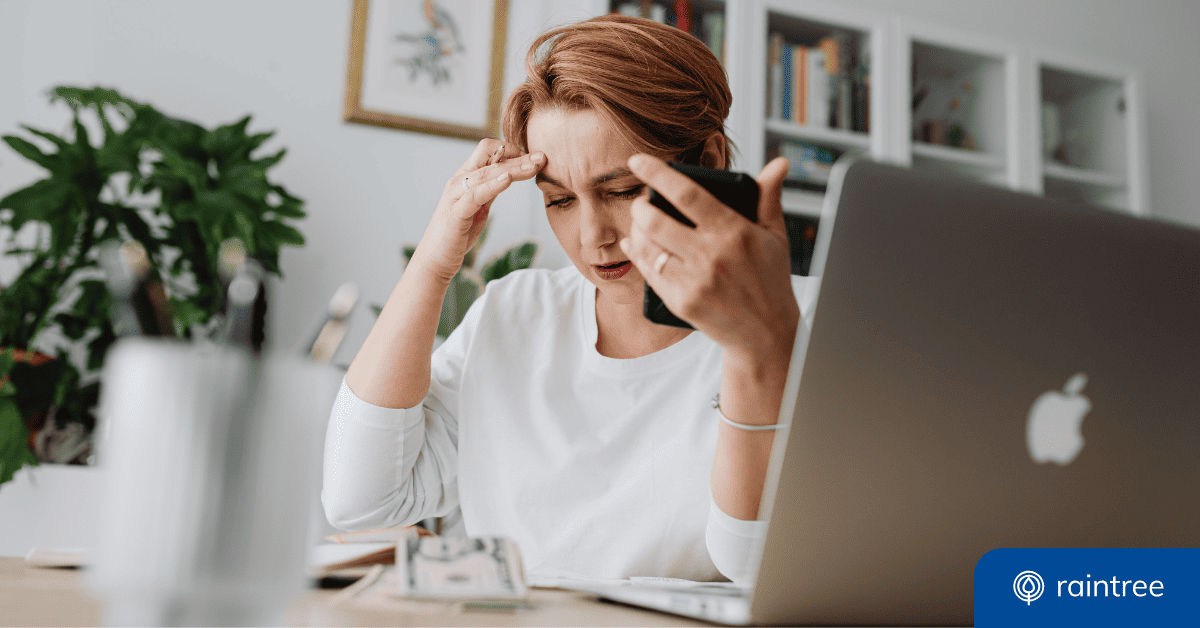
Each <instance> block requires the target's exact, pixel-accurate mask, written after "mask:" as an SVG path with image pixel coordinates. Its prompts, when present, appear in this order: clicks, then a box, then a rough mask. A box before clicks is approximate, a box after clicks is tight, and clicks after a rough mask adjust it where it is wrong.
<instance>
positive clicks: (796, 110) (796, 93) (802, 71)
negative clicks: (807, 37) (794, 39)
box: [789, 46, 808, 124]
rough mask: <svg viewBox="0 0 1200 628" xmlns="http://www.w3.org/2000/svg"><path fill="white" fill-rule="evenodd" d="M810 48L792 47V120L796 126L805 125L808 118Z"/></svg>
mask: <svg viewBox="0 0 1200 628" xmlns="http://www.w3.org/2000/svg"><path fill="white" fill-rule="evenodd" d="M807 68H808V48H806V47H804V46H793V47H792V84H791V85H790V86H789V87H790V89H791V90H792V120H793V121H794V122H795V123H796V124H805V123H806V121H807V118H808V105H807V102H808V85H807V84H806V77H807V76H808V71H807Z"/></svg>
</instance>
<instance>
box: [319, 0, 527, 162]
mask: <svg viewBox="0 0 1200 628" xmlns="http://www.w3.org/2000/svg"><path fill="white" fill-rule="evenodd" d="M507 27H508V0H354V7H353V18H352V20H351V29H350V55H349V67H348V71H347V80H346V99H345V107H344V115H343V119H344V120H345V121H347V122H354V123H359V124H369V125H374V126H381V127H387V128H393V129H402V130H406V131H417V132H422V133H433V134H436V135H443V136H448V137H459V138H464V139H474V140H478V139H483V138H487V137H498V136H499V133H500V105H501V103H500V99H501V92H502V90H503V75H504V45H505V34H506V32H507Z"/></svg>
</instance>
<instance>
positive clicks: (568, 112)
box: [322, 16, 800, 581]
mask: <svg viewBox="0 0 1200 628" xmlns="http://www.w3.org/2000/svg"><path fill="white" fill-rule="evenodd" d="M526 66H527V71H528V75H529V77H528V80H527V81H526V82H525V83H524V84H522V85H521V86H519V87H518V88H517V89H516V90H515V91H514V92H513V94H511V95H510V97H509V99H508V101H507V104H506V106H505V111H504V134H505V137H507V138H508V141H506V142H501V141H498V140H484V141H482V142H480V143H479V145H478V146H477V147H476V150H475V152H474V154H472V155H471V157H470V158H469V159H468V160H467V162H466V163H465V164H464V165H463V167H462V168H460V169H459V170H458V172H456V173H455V175H454V176H453V177H451V178H450V180H449V182H448V183H447V184H446V187H445V190H444V192H443V195H442V198H441V201H440V202H439V204H438V207H437V209H436V211H435V213H434V216H433V218H432V220H431V221H430V224H429V227H428V228H427V230H426V232H425V235H424V237H423V238H422V240H421V242H420V244H419V245H418V247H417V252H416V253H415V254H414V255H413V258H412V260H411V262H410V263H409V265H408V267H407V269H406V270H405V272H404V274H403V276H402V277H401V279H400V282H399V284H398V285H397V286H396V289H395V290H394V291H393V293H392V295H391V297H390V298H389V300H388V302H387V304H386V305H385V307H384V309H383V311H382V313H381V314H380V316H379V319H378V321H377V322H376V324H375V326H374V328H373V329H372V330H371V333H370V334H369V336H368V337H367V340H366V341H365V342H364V344H363V347H362V349H361V350H360V351H359V353H358V355H357V356H356V357H355V359H354V361H353V363H352V364H351V366H350V369H349V371H348V372H347V374H346V379H345V383H344V384H343V386H342V389H341V391H340V393H339V396H338V401H337V403H336V405H335V407H334V411H333V416H332V418H331V424H330V431H329V437H328V440H327V445H326V469H325V487H324V491H323V496H322V497H323V501H324V503H325V508H326V512H327V514H328V516H329V518H330V520H331V522H333V523H334V525H337V526H338V527H343V528H355V529H364V528H370V527H378V526H382V525H406V524H411V523H414V522H416V521H419V520H421V519H424V518H427V517H430V516H435V515H443V514H446V513H448V512H450V511H451V510H453V509H454V508H455V507H456V506H461V508H462V515H463V521H464V524H465V530H466V533H467V534H469V535H472V536H490V535H497V536H505V537H508V538H511V539H513V540H515V541H517V543H518V546H519V547H520V549H521V553H522V558H523V559H524V564H525V567H526V570H527V573H529V574H530V576H531V577H532V578H533V579H534V580H535V581H545V579H546V578H553V577H588V578H626V577H630V576H673V577H680V578H689V579H695V580H714V579H718V578H720V576H721V575H722V574H724V575H725V576H727V577H730V578H733V579H735V580H741V579H745V578H746V576H747V564H746V560H747V557H748V554H749V546H750V543H751V540H752V539H753V538H754V537H755V536H756V535H760V534H761V532H762V525H763V524H762V523H761V522H758V521H755V519H756V517H757V514H758V502H759V497H760V495H761V491H762V485H763V479H764V477H765V474H766V465H767V460H768V457H769V453H770V448H771V443H772V440H773V430H772V429H771V428H772V427H773V424H775V423H776V421H777V418H778V411H779V404H780V399H781V397H782V390H783V385H784V380H785V379H786V377H787V371H788V364H789V359H790V356H791V353H792V346H793V340H794V338H795V336H796V330H797V323H798V321H799V317H800V315H799V309H798V307H797V303H796V299H795V296H794V294H793V287H792V281H791V279H790V275H789V271H788V269H789V263H788V246H787V238H786V234H785V230H784V224H783V216H782V211H781V209H780V205H779V196H780V186H781V184H782V180H783V177H784V175H785V173H786V170H787V163H786V162H785V161H783V160H776V161H773V162H771V163H770V164H768V165H767V167H766V168H764V169H763V171H762V173H761V174H760V176H759V178H758V181H759V185H760V188H761V192H762V194H761V199H762V200H761V202H760V205H759V208H758V212H759V223H758V224H753V223H751V222H749V221H747V220H745V219H744V218H742V217H741V216H739V215H738V214H737V213H736V212H734V211H733V210H732V209H730V208H728V207H725V206H724V205H722V204H720V203H719V202H717V201H716V200H715V199H713V198H712V197H711V196H710V195H708V194H707V192H705V191H704V190H703V189H702V188H700V187H699V186H697V185H696V184H694V183H693V182H691V180H690V179H688V178H686V177H684V176H683V175H680V174H678V173H676V172H675V171H674V170H672V169H670V168H669V167H668V166H667V165H666V164H665V163H664V159H665V160H678V161H684V162H690V163H698V164H701V165H705V166H708V167H715V168H726V167H728V165H729V163H730V159H729V143H728V141H727V140H726V138H725V135H724V119H725V117H726V116H727V115H728V113H729V104H730V101H731V96H730V92H729V88H728V86H727V84H726V80H725V74H724V70H723V69H722V67H721V65H720V63H719V62H718V61H717V59H716V58H715V57H714V56H713V55H712V54H711V53H710V52H709V51H708V49H707V48H705V47H704V45H703V44H701V43H700V42H699V41H697V40H696V39H695V38H693V37H691V36H690V35H687V34H686V33H683V32H681V31H679V30H676V29H674V28H669V27H666V26H663V25H659V24H656V23H654V22H650V21H648V20H638V19H633V18H624V17H619V16H603V17H598V18H595V19H592V20H589V21H586V22H582V23H579V24H575V25H571V26H566V27H562V28H559V29H556V30H552V31H550V32H548V33H546V34H544V35H542V36H541V37H540V38H539V39H538V40H537V41H535V42H534V43H533V45H532V46H531V49H530V53H529V56H528V58H527V62H526ZM522 147H524V148H522ZM528 179H535V180H536V183H537V186H538V187H539V189H541V191H542V193H543V196H544V199H545V203H546V215H547V218H548V219H549V222H550V225H551V227H552V228H553V230H554V233H555V235H556V237H557V238H558V239H559V242H560V243H561V244H562V246H563V248H564V249H565V251H566V252H567V255H568V256H569V257H570V259H571V261H572V262H573V267H568V268H565V269H562V270H559V271H548V270H529V271H521V272H517V273H513V274H511V275H510V276H508V277H506V278H504V279H502V280H499V281H495V282H492V283H491V284H489V285H488V289H487V291H486V292H485V293H484V295H483V296H482V297H481V298H480V299H479V300H478V301H477V302H476V303H475V304H474V305H473V306H472V308H471V310H470V311H469V312H468V314H467V316H466V318H465V319H464V321H463V323H462V325H461V326H460V327H459V328H458V329H456V330H455V332H454V333H453V334H452V335H451V336H450V338H449V339H447V341H446V342H445V343H444V344H443V345H442V346H441V347H440V348H439V349H438V351H437V352H436V353H433V354H432V359H431V350H432V346H433V340H434V333H435V330H436V328H437V322H438V313H439V310H440V307H441V303H442V299H443V297H444V295H445V290H446V286H447V284H448V282H449V281H450V278H451V277H453V276H454V274H455V273H456V272H457V271H458V269H459V268H460V266H461V264H462V260H463V256H464V254H465V253H466V252H467V251H468V250H469V249H470V248H471V246H472V245H473V244H474V243H475V241H476V240H477V238H478V237H479V234H480V231H481V230H482V229H483V226H484V223H485V221H486V220H487V217H488V210H489V207H490V204H491V202H492V200H493V199H495V198H496V196H497V195H498V194H500V193H501V192H502V191H503V190H504V189H506V188H507V187H508V186H509V185H510V184H511V183H512V182H513V181H521V180H528ZM647 185H649V186H652V187H654V188H655V189H656V190H658V191H659V192H660V193H662V194H663V195H664V196H666V197H667V198H668V199H670V200H671V201H672V202H673V203H674V204H675V205H676V206H677V207H679V208H680V209H681V211H682V212H683V213H684V214H685V215H687V216H689V217H690V218H691V219H692V220H693V222H695V223H696V224H697V227H696V228H695V229H691V228H688V227H685V226H683V225H682V224H680V223H678V222H675V221H674V220H673V219H671V218H669V217H667V216H666V214H664V213H662V212H661V211H659V210H658V209H656V208H654V207H653V206H652V205H650V204H649V202H648V200H647V192H646V189H647ZM643 282H647V283H649V284H650V285H651V286H652V287H653V288H654V289H655V290H656V291H657V292H658V294H659V295H660V296H661V297H662V298H663V301H664V302H665V303H666V304H667V306H668V307H669V308H670V309H671V310H672V311H673V312H674V313H676V314H677V315H679V316H680V317H682V318H683V319H685V320H687V321H689V322H690V323H692V324H693V325H694V326H695V328H696V329H697V330H698V332H693V331H690V330H684V329H679V328H674V327H665V326H661V325H656V324H654V323H651V322H650V321H648V320H646V319H645V318H644V317H643V315H642V292H643ZM431 365H432V366H431ZM718 391H719V392H720V396H719V408H715V407H714V404H713V397H714V393H717V392H718Z"/></svg>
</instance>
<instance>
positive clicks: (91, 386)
mask: <svg viewBox="0 0 1200 628" xmlns="http://www.w3.org/2000/svg"><path fill="white" fill-rule="evenodd" d="M50 101H51V103H54V102H58V101H61V102H64V103H66V104H67V105H68V106H69V107H70V109H71V114H72V123H71V126H70V131H69V132H68V133H65V134H63V135H61V136H60V135H56V134H54V133H50V132H47V131H41V130H38V129H33V128H30V127H27V126H26V127H23V128H24V129H25V130H26V131H27V132H28V133H29V134H31V135H32V136H33V137H32V138H31V139H33V140H35V141H38V142H40V143H41V146H39V145H38V144H35V143H34V142H33V141H30V140H29V139H24V138H22V137H18V136H15V135H6V136H4V137H3V139H4V141H5V143H7V144H8V146H9V147H10V148H12V149H13V150H14V151H16V152H17V153H18V154H20V155H22V156H24V157H25V158H27V159H29V160H30V161H33V162H34V163H36V164H37V165H39V166H41V167H42V168H44V169H45V170H46V171H47V173H48V176H47V177H46V178H44V179H41V180H39V181H37V182H35V183H33V184H32V185H29V186H28V187H25V188H22V189H19V190H16V191H14V192H12V193H11V194H8V195H7V196H5V197H4V198H3V199H0V226H3V227H8V228H9V229H11V230H12V233H13V234H14V237H13V239H12V240H11V241H10V242H9V246H8V250H7V254H8V255H15V256H19V259H21V261H22V262H23V269H22V270H21V271H20V273H19V274H18V275H17V277H16V278H15V279H14V280H13V281H12V282H11V283H10V284H9V285H7V286H4V287H2V288H0V484H3V483H4V482H7V481H8V480H10V479H12V476H13V474H14V473H15V472H16V471H17V470H18V469H20V468H21V466H23V465H26V464H36V463H37V457H36V456H35V455H34V454H33V453H32V452H31V451H30V444H31V442H32V440H33V437H32V436H33V435H32V434H31V432H30V430H29V428H30V427H32V428H33V429H39V428H40V427H41V425H40V424H41V423H46V424H50V422H52V424H54V425H57V426H59V427H63V426H67V425H69V424H82V425H83V426H85V428H87V429H88V430H90V428H91V426H92V425H93V424H94V418H93V416H92V409H93V408H94V407H95V405H96V402H97V400H98V398H99V381H98V379H99V372H100V369H101V368H102V366H103V365H104V359H105V355H106V353H107V351H108V349H109V347H110V346H111V345H112V344H113V342H114V341H116V340H117V332H116V331H115V330H114V326H113V320H112V316H111V308H112V306H113V298H112V296H111V295H110V293H109V290H108V287H107V285H106V284H105V274H104V272H103V270H102V269H101V251H102V247H105V246H112V245H113V243H116V242H128V241H135V242H137V243H138V244H139V245H140V246H141V247H142V249H144V251H145V254H146V257H147V261H148V262H149V265H148V269H147V271H146V272H147V278H148V279H150V280H153V281H154V282H156V283H160V284H161V285H162V287H163V291H164V293H165V296H166V298H167V306H168V307H166V308H165V310H166V312H167V313H168V319H169V321H168V323H167V325H166V327H167V329H166V330H164V331H165V333H166V334H167V335H170V336H174V337H176V338H180V339H190V338H194V337H195V336H197V335H207V334H211V333H213V332H214V331H215V330H216V329H217V328H218V327H219V326H220V323H221V318H222V315H221V311H222V307H223V301H224V294H223V285H222V282H221V277H220V272H219V265H218V264H219V259H218V257H219V256H218V252H219V250H220V248H221V245H222V243H223V242H225V241H226V240H228V239H230V238H236V239H238V240H240V241H241V242H242V243H243V246H244V248H245V250H246V252H247V253H248V254H249V255H250V256H251V257H253V258H254V259H255V260H257V261H258V263H259V264H261V265H262V267H263V268H264V269H265V271H266V272H268V273H271V274H276V275H278V274H279V250H280V247H282V246H283V245H292V246H301V245H303V244H304V237H303V236H302V235H301V234H300V232H299V231H297V230H296V228H295V227H294V226H293V223H294V221H296V220H298V219H300V218H303V217H304V211H303V210H302V205H303V202H302V201H301V200H300V199H298V198H296V197H294V196H292V195H291V194H289V193H288V192H287V190H285V189H284V187H283V186H281V185H279V184H278V183H274V182H272V181H271V180H270V179H269V178H268V176H267V172H268V170H269V169H270V168H271V167H273V166H275V165H276V164H278V163H279V161H280V160H281V159H283V156H284V153H285V151H284V150H279V151H278V152H275V153H273V154H269V155H265V156H256V155H255V152H256V151H257V149H259V148H260V147H261V146H262V145H263V143H265V142H266V141H267V140H268V139H269V138H270V137H271V136H272V135H273V133H271V132H268V133H256V134H248V133H247V131H246V129H247V126H248V125H249V123H250V117H249V116H247V117H245V118H242V119H241V120H238V121H237V122H234V123H232V124H227V125H224V126H219V127H217V128H214V129H206V128H204V127H202V126H200V125H198V124H195V123H192V122H188V121H185V120H181V119H177V118H173V117H171V116H168V115H165V114H163V113H161V112H159V111H158V110H156V109H155V108H154V107H152V106H150V105H148V104H145V103H140V102H136V101H134V100H131V99H129V98H126V97H124V96H122V95H121V94H119V93H117V92H116V91H114V90H111V89H104V88H92V89H84V88H77V87H57V88H54V89H53V90H51V92H50ZM85 122H90V123H92V128H93V129H95V127H96V126H97V125H98V127H99V129H100V131H101V133H100V137H99V140H98V141H96V142H93V139H92V133H89V131H88V126H86V125H85V124H84V123H85ZM30 223H36V224H38V225H40V229H39V234H38V235H39V237H38V238H37V239H36V242H35V243H34V244H33V245H32V246H28V247H19V246H16V238H15V234H17V232H19V231H21V230H22V228H23V227H25V226H26V225H28V224H30ZM258 341H259V342H261V339H258Z"/></svg>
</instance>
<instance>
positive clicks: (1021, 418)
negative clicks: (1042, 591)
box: [751, 161, 1200, 625]
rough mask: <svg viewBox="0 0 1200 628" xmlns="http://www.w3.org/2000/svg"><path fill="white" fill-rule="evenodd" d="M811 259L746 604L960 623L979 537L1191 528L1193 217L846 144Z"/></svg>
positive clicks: (816, 616) (808, 613)
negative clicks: (809, 295) (884, 159)
mask: <svg viewBox="0 0 1200 628" xmlns="http://www.w3.org/2000/svg"><path fill="white" fill-rule="evenodd" d="M813 274H814V275H820V276H821V278H822V280H821V287H820V294H819V297H818V301H817V308H816V315H815V319H814V324H813V330H812V334H811V339H810V342H809V344H808V346H807V356H806V358H805V361H804V364H803V377H797V375H798V372H799V369H797V368H796V362H795V361H794V362H793V365H794V366H793V371H794V372H793V373H792V379H791V380H790V381H789V383H788V389H787V391H786V392H785V398H784V409H785V410H786V409H787V408H788V407H791V406H789V405H788V404H792V403H794V408H795V410H794V412H795V416H794V418H792V427H791V429H790V430H789V434H788V438H787V442H786V455H782V456H781V455H775V456H773V459H772V469H771V473H769V475H768V477H769V479H768V486H767V490H766V492H765V496H764V502H763V503H764V514H765V515H768V516H769V521H770V523H769V525H768V532H767V535H766V539H765V542H764V544H765V546H766V547H767V548H769V549H768V551H766V552H764V554H763V558H762V561H761V565H760V569H759V573H758V578H757V583H756V587H755V591H754V598H753V601H752V605H751V614H752V617H753V620H754V621H755V622H760V623H791V624H905V623H919V624H928V625H933V624H960V625H964V624H970V623H971V622H972V620H973V617H972V608H973V599H972V577H973V571H974V568H975V563H976V562H977V561H978V560H979V558H980V557H981V556H983V554H984V553H986V552H987V551H989V550H991V549H994V548H999V547H1155V546H1164V547H1165V546H1196V545H1197V544H1198V543H1200V501H1198V500H1197V499H1196V495H1195V493H1196V487H1197V486H1200V454H1198V448H1200V395H1198V394H1197V393H1196V389H1197V384H1198V383H1200V382H1198V380H1200V232H1198V231H1196V230H1192V229H1188V228H1184V227H1181V226H1177V225H1171V224H1167V223H1163V222H1157V221H1152V220H1146V219H1138V218H1134V217H1131V216H1128V215H1124V214H1119V213H1116V212H1111V211H1106V210H1100V209H1095V208H1089V207H1083V206H1071V205H1066V204H1062V203H1059V202H1055V201H1051V200H1047V199H1043V198H1040V197H1034V196H1029V195H1023V194H1018V193H1014V192H1011V191H1006V190H1002V189H998V188H993V187H987V186H983V185H981V184H976V183H972V182H967V181H964V180H959V179H954V178H949V177H948V176H945V175H938V174H933V173H921V172H914V171H910V170H905V169H901V168H896V167H891V166H885V165H881V164H875V163H871V162H867V161H843V162H840V163H839V164H838V165H837V166H836V167H835V170H834V175H833V179H832V181H831V186H830V189H829V192H828V194H827V196H826V206H825V212H824V214H823V216H822V219H821V224H820V227H819V229H818V242H817V250H816V252H815V255H814V259H813ZM798 353H802V352H800V351H798ZM781 440H782V439H781ZM776 446H777V448H779V447H781V444H780V443H777V445H776ZM777 453H778V451H777Z"/></svg>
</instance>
